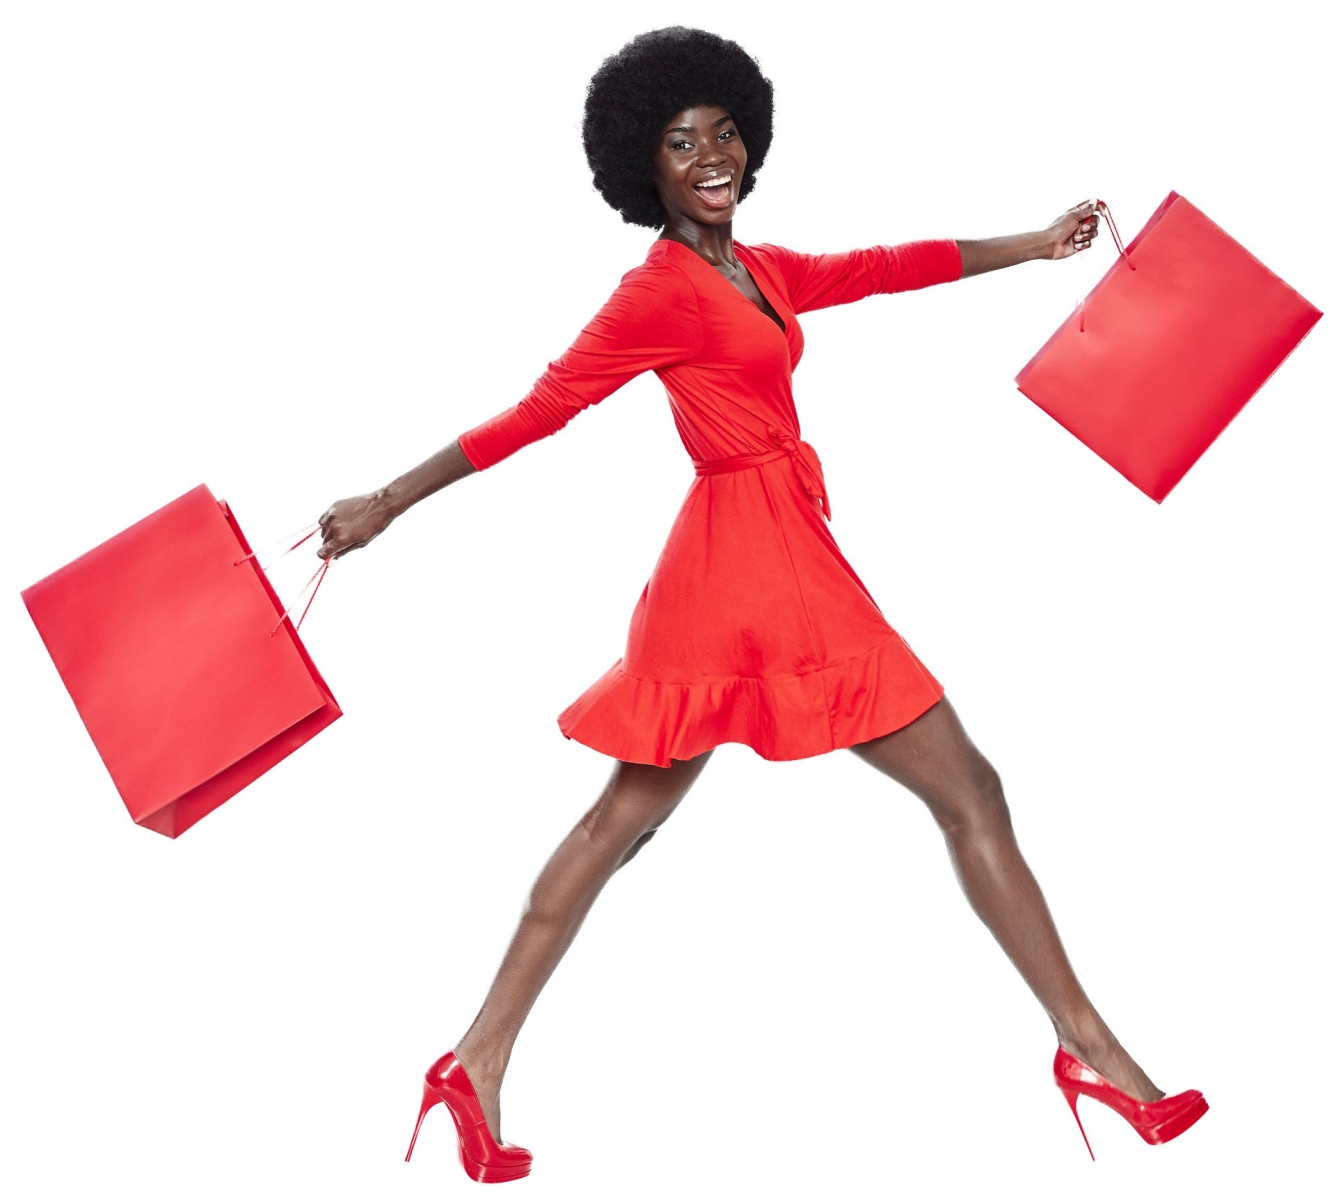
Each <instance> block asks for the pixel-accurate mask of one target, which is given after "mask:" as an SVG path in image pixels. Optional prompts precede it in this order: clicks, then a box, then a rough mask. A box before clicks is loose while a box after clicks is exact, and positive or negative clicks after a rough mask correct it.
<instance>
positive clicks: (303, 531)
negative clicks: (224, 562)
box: [232, 523, 334, 637]
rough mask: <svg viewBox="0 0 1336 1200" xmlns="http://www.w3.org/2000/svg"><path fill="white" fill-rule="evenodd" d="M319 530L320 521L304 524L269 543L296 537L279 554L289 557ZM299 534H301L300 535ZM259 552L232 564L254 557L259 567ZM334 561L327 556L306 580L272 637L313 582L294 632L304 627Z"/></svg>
mask: <svg viewBox="0 0 1336 1200" xmlns="http://www.w3.org/2000/svg"><path fill="white" fill-rule="evenodd" d="M319 532H320V526H319V524H318V523H317V524H313V525H309V526H308V525H303V526H302V527H301V528H300V529H298V530H295V531H294V532H293V533H290V534H288V536H287V537H285V538H279V539H277V541H274V542H270V543H269V545H270V546H273V545H282V543H283V542H286V541H288V540H289V539H290V538H294V537H295V538H297V540H296V541H295V542H293V543H292V545H291V546H289V547H288V548H287V549H286V550H284V551H283V553H282V554H280V555H279V556H278V557H279V558H287V556H288V555H289V554H291V553H292V552H293V551H294V550H296V549H297V547H298V546H302V545H305V544H306V543H307V542H309V541H310V540H311V539H312V538H313V537H315V535H316V534H317V533H319ZM298 534H300V535H301V536H300V537H298ZM267 548H268V547H266V549H267ZM259 553H260V552H259V551H258V550H252V551H251V552H250V553H249V554H247V555H246V556H245V557H244V558H239V559H237V560H236V562H234V563H233V564H232V565H233V566H234V567H239V566H241V564H242V563H244V562H249V561H250V560H251V559H252V558H253V559H255V565H256V566H257V567H260V560H259V557H258V556H259ZM275 561H277V560H275ZM333 561H334V560H333V559H332V558H327V559H325V560H324V561H323V562H322V563H321V564H320V566H318V567H317V568H316V571H315V574H314V575H312V576H311V578H310V579H308V580H307V581H306V583H305V585H303V587H302V590H301V591H300V592H298V593H297V599H296V600H294V601H293V602H292V603H291V604H290V605H288V607H287V608H286V609H284V610H283V615H282V616H281V617H279V618H278V622H277V623H276V624H275V625H274V627H273V629H271V630H270V631H269V636H270V637H273V636H274V634H276V633H277V632H278V631H279V628H280V626H282V624H283V622H284V621H286V620H287V619H288V615H289V614H290V613H291V612H292V610H293V609H294V608H296V607H297V605H298V604H300V603H301V602H302V597H303V596H305V595H306V591H307V589H308V588H310V587H311V585H312V584H315V588H314V589H312V591H311V598H310V599H309V600H307V602H306V607H305V608H304V609H302V615H301V616H300V617H298V618H297V624H296V625H295V626H293V632H294V633H296V632H297V630H299V629H300V628H301V627H302V622H303V621H304V620H306V614H307V613H308V612H310V611H311V605H312V604H314V603H315V594H316V592H318V591H319V590H320V585H321V584H322V583H324V582H325V572H327V571H328V570H329V566H330V563H332V562H333ZM260 569H261V570H263V569H264V568H263V567H260Z"/></svg>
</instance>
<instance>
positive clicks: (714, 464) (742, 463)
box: [691, 426, 830, 521]
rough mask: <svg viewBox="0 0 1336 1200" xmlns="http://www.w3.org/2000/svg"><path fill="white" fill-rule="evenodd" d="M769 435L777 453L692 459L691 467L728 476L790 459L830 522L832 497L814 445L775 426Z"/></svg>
mask: <svg viewBox="0 0 1336 1200" xmlns="http://www.w3.org/2000/svg"><path fill="white" fill-rule="evenodd" d="M768 432H769V434H770V437H771V439H772V440H773V441H774V442H775V444H776V447H777V448H776V449H774V450H762V451H761V452H760V453H759V454H734V455H731V456H730V457H728V458H715V459H711V460H710V461H708V462H701V461H699V460H697V459H694V458H693V459H692V460H691V464H692V466H694V467H695V468H696V474H697V475H726V474H728V473H729V472H731V471H745V470H747V469H748V468H749V467H759V466H761V465H762V464H763V463H769V462H778V461H779V460H780V459H781V458H785V457H787V458H788V459H789V461H790V462H792V463H793V469H794V470H795V471H796V472H797V474H798V482H799V483H801V484H802V485H803V490H804V491H805V492H806V493H807V494H808V495H809V496H812V497H813V498H814V499H815V500H816V501H817V503H819V504H820V505H821V511H822V513H823V514H824V515H825V518H826V520H827V521H829V520H830V497H829V496H827V495H826V477H825V475H823V474H822V472H821V460H820V459H819V458H817V456H816V451H815V450H814V449H813V448H812V445H811V443H810V442H804V441H803V440H802V439H801V438H796V437H794V436H793V435H792V434H789V433H785V432H784V431H783V430H782V429H776V428H775V427H774V426H771V427H770V429H769V430H768Z"/></svg>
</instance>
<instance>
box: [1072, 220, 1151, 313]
mask: <svg viewBox="0 0 1336 1200" xmlns="http://www.w3.org/2000/svg"><path fill="white" fill-rule="evenodd" d="M1095 208H1096V210H1097V211H1099V212H1102V213H1103V214H1104V218H1105V220H1107V221H1108V223H1109V236H1110V237H1112V238H1113V244H1114V246H1115V248H1116V249H1117V251H1118V253H1119V254H1120V255H1121V256H1122V257H1123V258H1124V259H1126V260H1127V269H1128V270H1129V271H1135V270H1136V269H1137V265H1136V263H1134V262H1133V261H1132V255H1131V254H1130V253H1129V252H1128V249H1127V246H1126V245H1125V244H1124V243H1123V238H1122V234H1120V233H1119V232H1118V226H1117V225H1115V224H1114V221H1113V213H1111V212H1110V211H1109V206H1108V205H1107V204H1105V203H1104V201H1103V200H1096V201H1095ZM1077 310H1078V311H1079V313H1080V319H1079V320H1078V322H1077V330H1078V332H1080V333H1085V300H1084V299H1082V300H1081V302H1080V304H1078V305H1077Z"/></svg>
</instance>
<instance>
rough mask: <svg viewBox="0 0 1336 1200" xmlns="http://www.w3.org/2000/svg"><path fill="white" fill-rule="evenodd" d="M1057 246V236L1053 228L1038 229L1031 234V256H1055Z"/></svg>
mask: <svg viewBox="0 0 1336 1200" xmlns="http://www.w3.org/2000/svg"><path fill="white" fill-rule="evenodd" d="M1057 247H1058V242H1057V238H1055V237H1054V236H1053V231H1052V230H1051V229H1037V230H1035V232H1034V233H1032V234H1031V235H1030V257H1031V258H1053V257H1055V253H1054V252H1055V251H1056V250H1057Z"/></svg>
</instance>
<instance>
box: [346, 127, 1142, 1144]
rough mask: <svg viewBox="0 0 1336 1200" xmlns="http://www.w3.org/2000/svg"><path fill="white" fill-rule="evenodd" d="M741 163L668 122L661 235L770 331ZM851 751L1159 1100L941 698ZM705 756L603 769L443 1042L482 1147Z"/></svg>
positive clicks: (1063, 1007) (986, 767) (375, 497)
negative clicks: (601, 918)
mask: <svg viewBox="0 0 1336 1200" xmlns="http://www.w3.org/2000/svg"><path fill="white" fill-rule="evenodd" d="M746 166H747V149H746V146H745V145H744V144H743V141H742V136H741V134H740V133H739V131H738V128H737V126H736V125H735V124H734V122H733V120H732V117H731V116H730V115H729V113H728V112H727V111H726V110H725V109H722V108H719V107H716V106H710V105H703V106H701V107H698V108H692V109H687V110H686V111H684V112H680V113H678V114H676V115H675V116H674V117H673V118H672V119H671V120H670V121H669V122H668V123H667V125H665V127H664V130H663V133H662V135H661V137H660V140H659V144H658V147H657V149H656V150H655V154H654V183H655V187H656V188H657V189H658V193H659V197H660V200H661V202H662V204H663V207H664V211H665V213H666V214H667V222H666V224H665V226H664V230H663V233H662V234H661V235H660V237H662V238H667V239H670V240H672V241H676V242H681V243H682V245H684V246H687V247H688V248H689V249H691V250H692V251H694V252H695V253H696V254H699V255H700V257H701V258H703V259H704V260H705V261H706V262H708V263H709V264H710V265H711V266H712V267H714V268H715V270H717V271H718V272H719V273H720V274H721V275H723V276H724V278H725V279H727V280H728V281H729V282H730V283H731V284H733V286H734V287H736V288H737V289H738V291H739V292H741V293H742V294H743V295H744V296H746V297H747V299H748V300H750V301H751V302H752V303H753V304H755V305H756V306H757V307H758V308H759V309H760V310H761V311H762V312H764V313H765V314H766V315H767V316H768V317H770V318H771V320H773V321H775V322H776V323H777V324H780V325H781V326H782V321H781V320H780V317H779V314H778V313H776V312H775V311H774V309H773V308H772V307H771V305H770V303H769V302H768V301H767V300H766V298H765V296H764V295H762V293H761V291H760V289H759V288H758V287H757V286H756V284H755V282H754V281H753V280H752V278H751V276H750V275H749V274H748V273H747V269H746V267H744V266H743V265H742V263H741V262H739V261H738V259H737V257H736V256H735V255H734V253H733V216H734V213H735V210H736V208H737V193H738V189H739V186H740V184H741V180H742V178H743V172H744V171H745V170H746ZM720 181H723V182H722V184H720V186H707V187H702V186H700V185H702V184H711V183H719V182H720ZM1098 226H1099V217H1098V215H1097V213H1096V211H1095V205H1094V202H1093V201H1087V202H1085V203H1084V204H1078V205H1076V206H1075V207H1074V208H1071V209H1068V210H1067V211H1066V212H1065V213H1063V214H1062V215H1061V216H1060V217H1058V219H1057V220H1056V221H1054V222H1053V223H1052V224H1051V225H1049V226H1048V227H1047V228H1046V229H1042V230H1038V231H1035V232H1032V233H1020V234H1013V235H1011V236H1008V237H998V238H986V239H983V240H981V241H961V242H959V246H960V257H961V266H962V272H963V274H965V275H978V274H981V273H982V272H984V271H995V270H999V269H1000V268H1002V267H1010V266H1015V265H1016V264H1017V263H1022V262H1028V261H1030V260H1031V259H1037V258H1042V259H1061V258H1068V257H1070V256H1071V255H1073V254H1077V253H1080V252H1081V251H1083V250H1086V249H1088V248H1089V246H1090V244H1091V243H1092V242H1093V240H1094V239H1095V237H1096V236H1097V235H1098ZM473 473H474V467H473V466H472V464H471V463H470V462H469V461H468V459H467V458H465V456H464V452H463V451H462V450H461V449H460V447H459V443H458V442H457V441H456V442H452V443H451V444H450V445H449V446H446V447H445V448H444V449H443V450H440V451H438V452H437V453H436V454H434V455H433V456H432V457H431V458H429V459H427V460H426V461H425V462H423V463H422V464H420V465H419V466H417V467H415V468H413V470H411V471H409V472H408V473H407V474H405V475H401V476H400V477H399V478H398V479H396V480H394V482H393V483H391V484H389V485H388V486H386V487H384V488H381V489H379V490H378V491H375V492H371V493H368V494H367V495H364V496H354V497H351V498H349V499H347V500H340V501H338V502H337V503H335V504H333V505H331V506H330V507H329V509H328V510H326V512H325V514H324V515H323V516H322V517H321V518H320V527H321V530H322V533H323V535H324V537H323V543H322V545H321V547H320V550H319V554H320V556H321V557H322V558H330V557H334V558H338V557H341V556H342V555H344V554H347V553H348V552H349V551H350V550H355V549H357V548H359V547H361V546H365V545H366V544H367V543H368V542H370V541H372V540H373V539H374V538H376V537H378V536H379V535H380V534H381V533H383V532H384V530H385V529H386V528H387V527H388V526H389V524H390V523H391V522H392V521H393V520H394V518H395V517H397V516H398V515H399V514H400V513H402V512H404V511H405V510H407V509H408V508H410V507H411V506H412V505H414V504H416V503H417V502H418V501H419V500H422V499H425V498H426V497H427V496H430V495H431V494H432V493H433V492H437V491H439V490H440V489H441V488H444V487H448V486H449V485H450V484H452V483H454V482H456V481H457V480H460V479H462V478H464V476H466V475H471V474H473ZM852 752H853V753H854V754H856V755H857V756H858V757H860V758H862V759H863V760H864V761H865V762H867V763H869V764H870V765H871V766H873V767H875V768H876V769H877V770H878V771H880V772H881V773H882V774H884V775H886V776H887V777H889V778H890V779H892V780H894V781H895V782H896V783H898V784H900V785H901V786H902V787H904V788H906V789H907V790H908V791H910V792H912V793H913V794H914V795H916V796H918V797H919V799H921V800H922V801H923V802H924V803H925V804H926V805H927V807H928V809H929V811H930V812H931V813H932V815H933V817H934V818H935V819H936V821H937V823H938V826H939V828H940V829H941V831H942V835H943V837H944V839H945V841H946V845H947V851H948V854H949V856H950V859H951V863H952V866H953V867H954V869H955V872H956V876H957V878H958V879H959V880H960V884H961V887H962V889H963V891H964V892H965V896H966V899H967V900H968V901H969V903H970V905H971V907H972V908H973V909H974V911H975V912H976V913H977V914H978V915H979V917H980V918H981V919H982V920H983V922H984V923H985V924H986V925H987V926H988V928H989V930H990V931H991V932H992V934H993V936H994V937H995V938H996V939H997V941H998V942H999V944H1000V945H1001V946H1002V949H1003V950H1004V951H1005V953H1006V954H1007V956H1008V957H1009V958H1010V959H1011V961H1012V963H1013V964H1015V966H1016V969H1017V970H1018V971H1019V973H1020V975H1021V977H1022V978H1023V979H1024V980H1025V982H1026V983H1027V984H1028V985H1029V987H1030V990H1031V991H1032V992H1033V993H1034V995H1035V997H1036V999H1038V1001H1039V1003H1040V1005H1041V1006H1042V1007H1043V1009H1044V1011H1045V1013H1046V1014H1047V1015H1048V1017H1049V1019H1050V1021H1052V1023H1053V1028H1054V1030H1055V1032H1056V1033H1057V1036H1058V1041H1059V1043H1060V1044H1061V1045H1062V1046H1064V1047H1065V1048H1066V1049H1067V1050H1069V1051H1070V1052H1071V1053H1072V1054H1075V1055H1076V1056H1077V1057H1078V1058H1080V1059H1082V1060H1083V1061H1085V1062H1087V1063H1089V1064H1090V1065H1091V1066H1092V1067H1094V1068H1095V1069H1096V1070H1097V1071H1099V1072H1100V1073H1101V1074H1103V1075H1104V1076H1105V1077H1106V1078H1108V1079H1109V1080H1110V1081H1111V1082H1113V1083H1114V1084H1115V1085H1116V1086H1118V1087H1120V1088H1122V1089H1123V1090H1124V1091H1126V1092H1128V1093H1130V1094H1131V1095H1133V1096H1135V1097H1136V1098H1138V1099H1140V1100H1146V1101H1150V1100H1158V1099H1160V1098H1161V1097H1163V1095H1164V1093H1163V1092H1162V1091H1160V1089H1159V1088H1157V1087H1156V1086H1155V1085H1154V1084H1153V1083H1152V1082H1151V1081H1150V1080H1149V1079H1148V1078H1147V1076H1146V1074H1145V1072H1143V1071H1142V1070H1141V1068H1140V1067H1139V1066H1138V1065H1137V1064H1136V1063H1135V1062H1134V1061H1133V1059H1132V1058H1131V1056H1130V1055H1129V1054H1128V1053H1127V1051H1126V1050H1124V1049H1123V1047H1122V1046H1121V1044H1120V1043H1119V1042H1118V1040H1117V1038H1115V1037H1114V1035H1113V1033H1112V1031H1111V1030H1110V1029H1109V1027H1108V1026H1107V1025H1106V1024H1105V1023H1104V1021H1103V1019H1102V1018H1101V1017H1100V1015H1099V1013H1098V1012H1096V1011H1095V1008H1094V1006H1093V1005H1092V1004H1091V1002H1090V999H1089V998H1088V997H1087V996H1086V994H1085V992H1084V990H1083V989H1082V987H1081V985H1080V983H1079V982H1078V980H1077V978H1076V975H1075V972H1074V971H1073V970H1072V966H1071V963H1070V962H1069V961H1068V959H1067V955H1066V952H1065V951H1064V949H1063V947H1062V942H1061V940H1060V939H1059V937H1058V932H1057V929H1056V927H1055V926H1054V923H1053V918H1052V916H1051V914H1050V913H1049V910H1048V906H1047V904H1046V903H1045V902H1044V897H1043V894H1042V892H1041V891H1040V890H1039V885H1038V883H1037V882H1036V881H1035V878H1034V876H1033V874H1031V872H1030V869H1029V867H1028V866H1027V865H1026V862H1025V859H1024V858H1023V857H1022V856H1021V852H1020V849H1019V847H1018V846H1017V844H1016V839H1015V836H1014V835H1013V833H1012V828H1011V817H1010V813H1009V810H1008V808H1007V802H1006V800H1005V798H1004V796H1003V792H1002V785H1001V781H1000V780H999V779H998V777H997V773H996V772H995V771H994V770H993V768H992V766H991V765H990V764H989V763H988V760H987V759H985V758H984V756H983V755H982V754H981V753H980V752H979V750H978V748H977V747H976V746H975V745H974V743H973V742H971V741H970V739H969V737H968V735H967V734H966V733H965V730H964V727H963V726H962V725H961V723H960V720H959V718H958V717H957V715H956V712H955V709H954V708H953V707H952V706H951V704H950V702H949V701H948V700H946V699H943V700H941V701H939V702H938V703H937V704H936V705H934V706H933V707H932V708H931V709H929V710H928V711H927V712H926V713H924V714H923V715H922V716H921V717H919V718H918V719H917V720H916V721H914V722H912V723H911V724H910V725H908V726H906V727H905V728H903V729H900V730H896V731H895V732H894V733H889V734H887V735H885V736H884V737H880V738H876V739H874V740H873V741H870V742H865V743H863V744H862V745H858V746H854V747H852ZM709 758H710V753H706V754H702V755H700V756H699V757H697V758H694V759H691V760H690V761H680V762H679V761H674V762H673V764H672V765H671V766H669V767H654V766H646V765H644V764H640V763H627V762H616V763H615V764H614V766H613V771H612V776H611V778H610V779H609V781H608V784H607V787H606V788H605V789H604V791H603V793H602V795H601V796H600V797H599V799H598V801H597V802H596V803H595V804H594V806H593V808H591V809H590V810H589V811H588V812H587V813H586V814H585V815H584V817H582V818H581V819H580V821H579V822H578V823H577V824H576V826H575V828H574V829H572V831H571V832H570V834H568V835H567V837H566V838H565V840H563V841H562V843H561V845H559V846H558V847H557V849H556V851H555V852H554V853H553V855H552V857H551V858H550V859H549V860H548V862H547V864H546V866H544V868H543V870H542V871H541V872H540V874H539V876H538V878H537V880H536V881H535V883H534V885H533V888H532V889H531V891H530V893H529V897H528V902H527V904H526V905H525V908H524V911H523V913H522V915H521V917H520V923H519V927H518V928H517V929H516V931H515V934H514V936H513V937H512V939H511V942H510V946H509V947H508V949H507V951H506V954H505V957H504V959H503V960H502V962H501V966H500V969H499V970H498V971H497V974H496V978H495V979H494V981H493V983H492V986H491V989H490V990H489V991H488V993H487V997H486V999H485V1000H484V1002H483V1006H482V1008H481V1010H480V1011H479V1013H478V1015H477V1017H476V1018H475V1020H474V1022H473V1024H472V1025H471V1026H470V1028H469V1030H468V1032H467V1033H466V1034H465V1035H464V1037H463V1038H462V1039H461V1040H460V1042H459V1044H458V1045H457V1046H456V1047H455V1053H456V1055H457V1056H458V1057H459V1060H460V1062H461V1063H462V1064H463V1066H464V1069H465V1071H467V1073H468V1075H469V1078H470V1080H471V1081H472V1082H473V1085H474V1088H475V1089H476V1090H477V1093H478V1097H479V1099H480V1100H481V1102H482V1106H483V1111H484V1112H485V1113H486V1115H487V1123H488V1126H489V1127H490V1129H491V1131H492V1134H493V1136H495V1137H497V1138H499V1137H500V1135H501V1109H500V1091H501V1082H502V1079H503V1078H504V1076H505V1072H506V1066H507V1064H508V1063H509V1061H510V1054H511V1050H512V1048H513V1047H514V1044H515V1039H516V1037H517V1036H518V1035H519V1031H520V1029H521V1027H522V1026H523V1024H524V1020H525V1018H526V1017H527V1016H528V1014H529V1010H530V1009H531V1008H532V1007H533V1004H534V1002H535V1001H536V1000H537V999H538V995H539V993H540V992H541V991H542V989H543V986H544V985H545V984H546V983H547V980H548V979H549V978H550V977H551V974H552V972H553V971H554V970H555V969H556V966H557V963H558V962H560V961H561V958H562V956H563V955H564V954H565V952H566V950H567V948H568V947H569V946H570V944H571V942H572V941H573V940H574V938H575V935H576V933H577V932H578V931H579V928H580V925H581V924H582V923H583V921H584V918H585V916H586V914H587V913H588V912H589V910H590V908H591V906H592V905H593V903H594V900H595V899H596V898H597V897H598V895H599V893H600V892H601V891H602V889H603V886H604V885H605V884H606V883H607V882H608V880H609V879H610V878H611V877H612V876H613V874H614V873H615V872H616V871H617V870H619V869H620V868H621V867H623V866H625V865H626V864H627V863H628V862H630V861H631V859H632V858H634V857H635V856H636V854H638V853H639V852H640V850H641V849H642V848H643V847H644V845H645V844H646V843H647V842H648V841H649V840H650V838H652V837H653V836H654V832H655V830H657V829H658V827H659V826H660V825H661V824H663V822H664V821H666V820H667V819H668V817H669V816H670V815H671V814H672V812H673V810H674V809H675V808H676V807H677V805H678V804H679V803H680V802H681V800H682V798H683V797H684V796H685V795H686V793H687V791H688V789H689V788H690V787H691V785H692V784H693V783H694V782H695V781H696V778H697V777H698V776H699V775H700V772H701V771H702V769H703V768H704V767H705V765H706V763H707V762H708V761H709Z"/></svg>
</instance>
